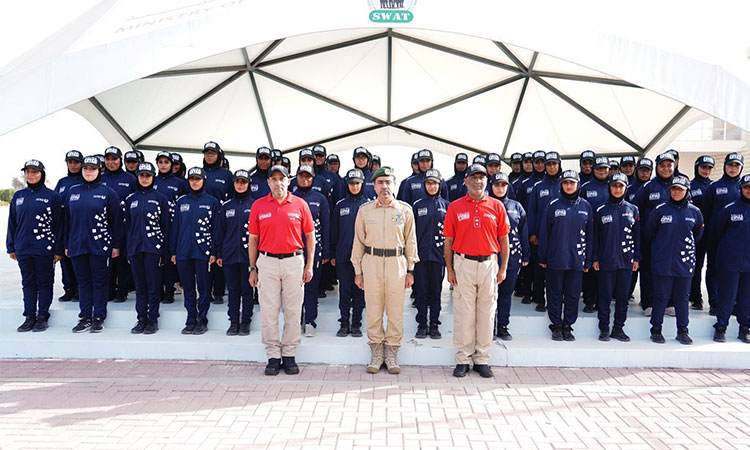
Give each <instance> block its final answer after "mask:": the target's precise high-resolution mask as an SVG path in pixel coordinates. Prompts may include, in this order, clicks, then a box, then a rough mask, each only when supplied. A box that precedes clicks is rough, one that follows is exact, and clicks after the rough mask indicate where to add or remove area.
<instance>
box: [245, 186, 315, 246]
mask: <svg viewBox="0 0 750 450" xmlns="http://www.w3.org/2000/svg"><path fill="white" fill-rule="evenodd" d="M247 229H248V231H249V232H250V234H253V235H256V236H258V250H261V251H264V252H268V253H277V254H278V253H293V252H295V251H297V250H299V249H301V248H302V247H303V246H304V244H303V243H302V235H303V234H304V233H312V232H313V231H315V226H314V225H313V218H312V214H311V213H310V207H309V206H307V203H306V202H305V201H304V200H302V199H301V198H299V197H297V196H296V195H292V194H291V192H290V193H288V194H287V196H286V198H285V199H284V200H283V201H282V202H281V203H279V202H278V201H276V199H274V198H273V196H272V195H271V194H268V195H266V196H265V197H261V198H259V199H258V200H256V201H255V203H253V206H252V208H250V220H249V222H248V227H247Z"/></svg>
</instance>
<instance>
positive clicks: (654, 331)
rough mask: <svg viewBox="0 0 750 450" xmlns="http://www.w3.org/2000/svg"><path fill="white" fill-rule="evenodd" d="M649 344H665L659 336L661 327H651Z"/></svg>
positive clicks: (662, 337)
mask: <svg viewBox="0 0 750 450" xmlns="http://www.w3.org/2000/svg"><path fill="white" fill-rule="evenodd" d="M651 342H653V343H655V344H665V343H666V342H667V341H666V340H665V339H664V336H663V335H662V334H661V327H651Z"/></svg>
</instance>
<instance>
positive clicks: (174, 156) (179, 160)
mask: <svg viewBox="0 0 750 450" xmlns="http://www.w3.org/2000/svg"><path fill="white" fill-rule="evenodd" d="M170 156H171V157H172V162H173V163H180V164H182V155H180V154H179V153H175V152H172V153H170Z"/></svg>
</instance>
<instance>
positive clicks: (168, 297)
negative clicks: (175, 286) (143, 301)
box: [161, 292, 174, 304]
mask: <svg viewBox="0 0 750 450" xmlns="http://www.w3.org/2000/svg"><path fill="white" fill-rule="evenodd" d="M161 302H162V303H164V304H169V303H174V292H166V293H164V298H163V299H162V301H161Z"/></svg>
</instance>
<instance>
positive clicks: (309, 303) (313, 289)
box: [290, 164, 331, 337]
mask: <svg viewBox="0 0 750 450" xmlns="http://www.w3.org/2000/svg"><path fill="white" fill-rule="evenodd" d="M314 179H319V180H322V181H325V180H324V179H322V178H320V177H315V170H314V169H313V166H312V165H307V164H302V165H300V166H299V167H298V168H297V177H296V178H295V181H296V182H297V183H296V186H294V191H293V192H292V193H293V194H294V195H296V196H297V197H299V198H301V199H302V200H304V201H305V203H307V206H308V207H309V208H310V213H311V214H312V218H313V224H314V225H315V259H314V264H313V277H312V280H310V282H309V283H305V298H304V302H303V305H302V309H303V310H304V316H303V319H302V320H303V321H304V324H303V325H304V330H305V336H307V337H313V336H315V328H317V327H318V324H317V323H315V320H316V319H317V318H318V286H319V285H320V277H321V273H322V270H321V268H322V267H323V264H325V263H327V262H328V260H329V259H331V255H330V253H331V251H330V245H329V243H328V242H329V238H330V223H331V210H330V209H328V199H327V198H326V196H325V195H324V194H322V193H321V192H320V191H318V190H317V189H315V186H314V185H313V184H314ZM290 189H291V184H290ZM303 242H304V239H303ZM305 249H307V246H305ZM305 251H307V250H305Z"/></svg>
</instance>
